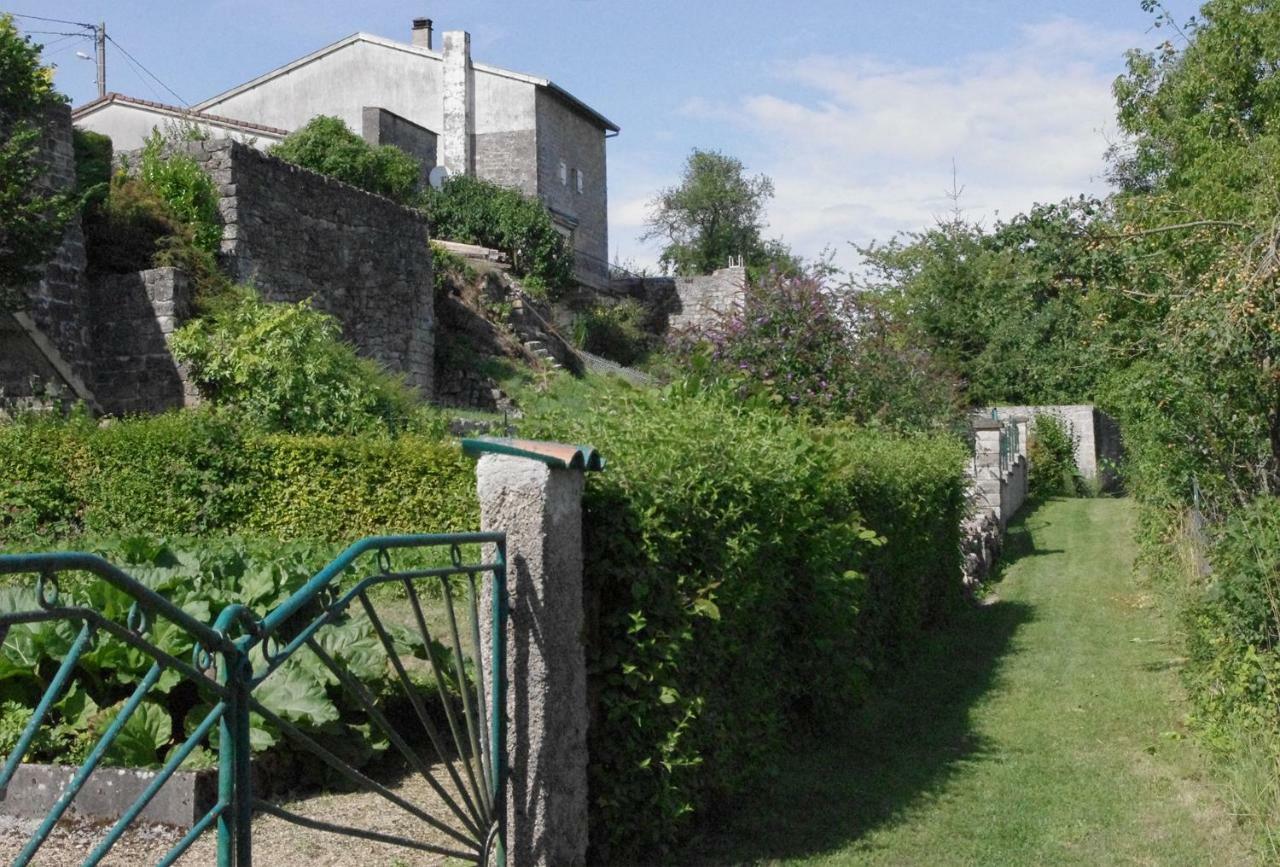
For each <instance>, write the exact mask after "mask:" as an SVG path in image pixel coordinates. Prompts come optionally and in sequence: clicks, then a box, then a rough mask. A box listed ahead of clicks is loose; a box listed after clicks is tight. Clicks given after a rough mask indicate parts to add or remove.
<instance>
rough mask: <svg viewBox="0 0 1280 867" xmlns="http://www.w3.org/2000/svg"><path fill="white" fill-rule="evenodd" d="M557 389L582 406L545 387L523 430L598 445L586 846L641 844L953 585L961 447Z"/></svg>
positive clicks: (592, 500) (670, 836) (812, 715)
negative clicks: (580, 408) (593, 700)
mask: <svg viewBox="0 0 1280 867" xmlns="http://www.w3.org/2000/svg"><path fill="white" fill-rule="evenodd" d="M563 387H564V388H570V389H583V388H588V389H589V390H590V392H591V393H590V394H589V395H587V397H588V398H589V399H590V402H591V406H592V411H591V412H589V413H580V412H575V411H573V410H572V409H564V408H563V407H564V406H566V405H572V401H571V400H563V399H562V396H561V395H559V394H558V393H556V392H553V393H552V398H551V399H550V404H549V405H547V404H541V405H540V404H537V403H536V402H535V405H534V406H532V407H531V408H530V416H531V420H526V422H525V429H524V430H523V431H522V432H527V433H528V434H530V435H532V436H539V437H546V438H552V439H557V440H562V441H568V442H590V443H592V444H593V445H595V446H596V447H598V448H599V449H600V450H601V451H602V453H603V454H604V455H606V456H607V458H608V460H609V467H608V469H607V471H606V472H604V473H600V474H595V475H592V476H591V477H590V479H589V482H588V487H587V494H586V501H585V509H586V515H585V520H584V533H585V539H584V550H585V552H586V575H587V582H588V588H589V602H588V604H589V607H590V608H591V609H592V610H594V611H595V612H596V618H595V620H594V622H593V623H591V624H589V626H588V630H589V633H590V634H591V635H592V637H593V640H592V641H590V642H589V646H590V647H592V648H593V656H592V658H591V659H590V660H589V665H590V670H591V672H592V679H593V693H594V694H595V695H597V696H598V699H597V705H596V709H595V719H596V723H595V725H594V726H593V728H592V733H591V738H592V743H591V749H592V766H591V769H590V773H591V791H592V804H591V809H592V828H593V841H594V843H595V845H596V846H597V847H598V848H597V852H596V858H597V859H598V860H604V859H605V858H606V857H613V858H615V859H617V860H619V861H621V862H623V863H628V862H629V861H633V860H637V859H641V860H646V861H656V860H661V858H660V853H662V852H663V851H664V849H665V847H667V846H668V845H670V844H671V843H672V841H673V840H674V839H675V837H676V836H677V835H678V834H679V832H680V830H681V829H682V828H683V827H685V824H686V822H687V820H688V818H689V816H690V814H691V813H692V812H694V811H702V810H706V809H709V808H710V807H712V806H713V805H714V804H716V803H717V802H719V801H721V800H723V799H728V798H732V797H734V796H736V795H741V794H744V793H747V792H749V791H751V787H753V786H755V785H760V784H764V783H763V781H764V780H766V779H767V778H768V775H769V773H770V768H771V767H772V763H773V762H776V761H778V760H779V757H780V756H783V755H785V752H786V750H785V744H786V742H787V738H788V737H794V736H798V733H799V732H810V731H813V730H814V729H815V728H818V729H820V727H821V724H822V722H823V721H825V720H830V719H833V718H835V717H836V716H837V715H839V714H840V713H841V712H842V711H843V710H847V709H848V708H850V707H852V706H854V705H855V704H857V703H858V702H859V701H861V700H862V699H864V698H865V697H866V695H867V691H868V688H869V687H868V684H869V681H870V679H871V678H872V676H873V673H874V672H876V671H878V670H879V669H880V668H881V666H884V665H887V664H888V663H889V662H891V661H893V660H896V659H899V658H901V657H902V656H903V654H905V653H906V652H907V650H908V648H909V646H910V644H911V642H912V639H913V638H914V636H916V635H918V634H919V632H920V631H921V630H922V629H923V628H925V627H926V626H927V625H928V624H930V623H933V622H936V621H937V620H939V619H941V618H942V617H943V616H945V614H946V612H947V611H948V609H949V608H950V607H951V606H952V605H955V604H958V603H959V602H960V600H961V598H962V594H961V590H960V576H959V547H958V543H959V540H958V532H959V521H960V516H961V514H962V512H963V509H964V496H963V490H964V483H963V473H962V466H963V455H962V452H961V449H960V448H959V446H958V445H957V444H956V443H954V442H953V441H950V440H944V439H930V438H907V439H901V438H894V437H890V436H887V435H882V434H874V433H870V432H867V431H861V430H858V429H854V428H841V429H835V430H822V429H816V428H810V427H808V426H807V425H805V424H803V423H800V422H795V421H789V420H787V419H786V418H785V417H784V416H781V415H779V414H778V413H775V412H770V411H768V410H760V409H751V408H744V406H743V405H742V403H741V402H740V401H738V400H736V399H735V398H733V397H732V396H730V395H719V394H715V393H710V394H708V393H702V392H699V391H698V390H697V389H691V388H674V389H672V390H671V391H669V392H668V393H667V394H665V395H659V394H654V393H651V392H639V391H634V390H632V389H630V388H628V387H626V386H624V385H612V386H609V387H606V386H603V385H600V386H596V385H583V384H579V383H569V384H566V385H565V386H563ZM573 396H574V395H570V396H569V397H571V398H572V397H573ZM833 660H839V662H836V663H833Z"/></svg>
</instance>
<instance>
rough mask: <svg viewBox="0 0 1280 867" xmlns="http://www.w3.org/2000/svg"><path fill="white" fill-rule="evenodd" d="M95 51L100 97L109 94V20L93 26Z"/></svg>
mask: <svg viewBox="0 0 1280 867" xmlns="http://www.w3.org/2000/svg"><path fill="white" fill-rule="evenodd" d="M93 38H94V42H93V53H94V55H95V56H96V57H97V58H98V97H99V98H101V97H104V96H106V95H107V22H105V21H99V22H98V26H97V27H95V28H93Z"/></svg>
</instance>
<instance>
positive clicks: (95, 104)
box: [71, 91, 289, 138]
mask: <svg viewBox="0 0 1280 867" xmlns="http://www.w3.org/2000/svg"><path fill="white" fill-rule="evenodd" d="M117 102H118V103H121V104H123V105H136V106H139V107H141V108H150V109H155V110H156V111H159V112H162V113H164V114H170V115H173V116H175V117H179V118H193V119H199V120H204V121H208V122H209V123H216V124H221V125H223V126H229V127H234V128H236V129H238V130H242V131H245V132H257V133H263V134H266V135H273V136H280V137H281V138H283V137H284V136H287V135H288V134H289V130H287V129H281V128H280V127H277V126H267V125H266V124H262V123H254V122H253V121H248V120H238V119H236V118H234V117H226V116H225V115H221V114H213V113H211V112H207V111H201V110H199V109H197V108H183V107H182V106H180V105H169V104H167V103H163V102H154V101H152V100H149V99H139V98H138V97H136V96H129V95H127V94H124V93H117V92H115V91H112V92H111V93H108V94H106V95H105V96H99V97H96V98H95V99H93V100H91V101H89V102H86V103H85V104H84V105H80V106H76V107H75V108H73V109H72V110H71V119H72V120H73V121H75V120H78V119H79V118H81V117H84V116H85V115H87V114H90V113H92V112H94V111H96V110H97V109H99V108H103V107H105V106H108V105H111V104H112V103H117Z"/></svg>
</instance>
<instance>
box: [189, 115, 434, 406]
mask: <svg viewBox="0 0 1280 867" xmlns="http://www.w3.org/2000/svg"><path fill="white" fill-rule="evenodd" d="M188 152H189V153H190V154H191V155H192V156H193V157H194V158H195V159H196V161H197V162H199V163H200V165H201V167H202V168H203V169H204V170H205V172H207V173H208V174H209V176H210V177H211V178H212V179H213V181H214V183H215V184H216V185H217V188H218V193H219V196H220V198H219V210H220V211H221V214H222V219H223V222H224V224H225V227H224V230H223V240H222V253H223V260H224V263H225V266H226V268H227V269H228V271H229V272H230V274H231V276H232V278H233V279H235V280H238V281H241V282H245V283H250V284H252V285H254V286H256V287H257V288H258V290H259V291H260V292H261V293H262V295H263V297H264V298H266V299H267V300H270V301H291V302H293V301H303V300H310V301H311V303H312V304H313V305H314V306H315V307H316V308H318V309H320V310H323V311H325V312H326V313H330V314H332V315H333V316H334V317H336V318H337V320H338V321H339V322H340V323H341V324H342V330H343V336H344V337H345V338H346V339H347V340H348V341H350V342H351V343H352V344H353V345H354V346H355V347H356V350H357V351H358V352H360V354H361V355H364V356H366V357H368V358H372V359H374V360H375V361H378V362H380V363H381V364H383V365H385V366H386V367H387V368H389V369H391V370H393V371H396V372H398V373H402V374H404V376H405V377H406V379H407V380H408V381H409V383H410V384H411V385H414V386H415V387H417V388H418V390H419V391H421V392H422V393H423V395H424V396H426V397H431V396H432V395H433V394H434V362H433V354H434V349H433V347H434V343H435V307H434V301H433V292H432V270H431V248H430V245H429V243H428V232H427V223H426V219H425V218H424V217H423V216H422V215H421V214H420V213H418V212H417V211H414V210H412V209H409V208H405V207H402V206H400V205H398V204H396V203H395V202H392V201H391V200H390V199H385V198H383V197H381V196H375V195H373V194H371V193H366V192H364V191H363V190H359V189H356V188H355V187H352V186H350V185H348V184H344V183H342V182H340V181H336V180H333V179H332V178H328V177H325V176H323V175H320V174H317V173H315V172H312V171H308V170H307V169H303V168H300V167H298V166H294V165H291V164H289V163H286V162H284V161H283V160H279V159H276V158H274V157H271V156H267V155H266V154H263V153H261V152H259V151H257V150H255V149H253V148H251V147H249V146H248V145H244V144H241V143H239V142H234V141H231V140H228V139H219V140H214V141H205V142H193V143H191V144H190V145H189V146H188Z"/></svg>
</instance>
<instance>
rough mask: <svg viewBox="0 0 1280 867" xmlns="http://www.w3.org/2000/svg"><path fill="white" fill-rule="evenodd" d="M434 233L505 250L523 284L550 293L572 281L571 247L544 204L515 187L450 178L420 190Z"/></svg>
mask: <svg viewBox="0 0 1280 867" xmlns="http://www.w3.org/2000/svg"><path fill="white" fill-rule="evenodd" d="M422 202H423V205H424V207H425V208H426V211H427V214H428V216H429V217H430V218H431V233H432V236H433V237H438V238H444V239H447V240H450V241H461V242H463V243H467V244H482V245H484V246H486V247H493V248H494V249H497V250H502V251H504V252H506V253H507V254H508V255H509V256H510V257H511V270H512V272H513V273H515V275H516V276H517V277H529V278H532V279H533V281H535V282H534V283H533V284H532V285H526V287H525V288H526V289H530V290H531V291H533V292H534V293H535V294H537V293H538V290H540V289H541V290H546V291H550V292H554V290H557V289H560V288H562V287H564V286H568V285H569V284H570V283H571V282H572V280H573V251H572V250H571V249H570V248H569V245H568V244H567V243H566V242H565V239H564V236H563V235H561V234H560V232H558V231H557V230H556V227H555V224H554V223H552V222H551V216H550V215H549V214H548V213H547V209H546V208H544V207H543V206H542V204H541V203H540V202H538V201H537V200H536V199H531V198H529V197H527V196H525V195H524V194H522V193H521V192H520V191H519V190H514V189H510V188H508V187H502V186H498V185H497V184H494V183H491V182H490V181H485V180H480V179H479V178H473V177H467V176H458V177H453V178H449V180H447V181H446V182H445V184H444V188H443V189H442V190H433V189H428V190H425V191H423V198H422Z"/></svg>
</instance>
